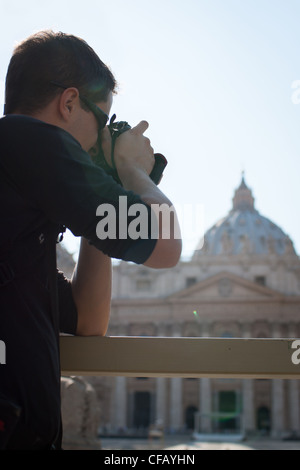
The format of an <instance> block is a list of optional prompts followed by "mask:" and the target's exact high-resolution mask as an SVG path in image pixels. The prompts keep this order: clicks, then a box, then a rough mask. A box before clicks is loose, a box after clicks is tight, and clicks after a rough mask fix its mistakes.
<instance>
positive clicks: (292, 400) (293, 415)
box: [288, 324, 300, 437]
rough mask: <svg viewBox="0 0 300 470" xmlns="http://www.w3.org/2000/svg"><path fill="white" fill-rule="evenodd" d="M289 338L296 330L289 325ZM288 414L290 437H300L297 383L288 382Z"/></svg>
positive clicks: (294, 336)
mask: <svg viewBox="0 0 300 470" xmlns="http://www.w3.org/2000/svg"><path fill="white" fill-rule="evenodd" d="M288 334H289V338H297V328H296V325H295V324H290V325H289V333H288ZM288 407H289V409H288V413H289V431H290V432H291V433H292V435H294V436H297V437H299V436H300V408H299V381H298V380H289V381H288Z"/></svg>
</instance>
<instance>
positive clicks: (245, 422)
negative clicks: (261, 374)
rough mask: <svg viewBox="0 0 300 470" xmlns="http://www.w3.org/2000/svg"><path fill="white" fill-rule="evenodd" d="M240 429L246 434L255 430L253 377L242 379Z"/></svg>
mask: <svg viewBox="0 0 300 470" xmlns="http://www.w3.org/2000/svg"><path fill="white" fill-rule="evenodd" d="M242 406H243V409H242V430H243V432H244V433H245V434H246V435H247V434H250V435H251V434H252V433H253V432H254V431H255V411H254V382H253V379H243V402H242Z"/></svg>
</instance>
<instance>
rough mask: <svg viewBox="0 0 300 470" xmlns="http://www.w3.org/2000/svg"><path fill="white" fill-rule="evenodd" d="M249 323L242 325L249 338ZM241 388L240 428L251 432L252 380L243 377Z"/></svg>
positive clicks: (252, 421) (252, 407) (253, 428)
mask: <svg viewBox="0 0 300 470" xmlns="http://www.w3.org/2000/svg"><path fill="white" fill-rule="evenodd" d="M251 337H252V332H251V324H250V323H246V324H244V325H243V338H251ZM242 384H243V389H242V393H243V395H242V400H243V402H242V429H243V432H244V433H245V434H246V435H247V434H252V433H253V432H254V431H255V427H256V426H255V408H254V380H253V379H243V382H242Z"/></svg>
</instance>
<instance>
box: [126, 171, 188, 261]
mask: <svg viewBox="0 0 300 470" xmlns="http://www.w3.org/2000/svg"><path fill="white" fill-rule="evenodd" d="M118 172H119V176H120V178H121V180H122V184H123V186H124V188H125V189H127V190H130V191H134V192H135V193H136V194H138V195H139V196H140V198H141V199H142V201H144V202H145V203H146V204H148V205H149V206H151V209H152V211H153V212H154V213H155V215H156V219H157V223H158V242H157V244H156V248H155V250H154V251H153V253H152V254H151V256H150V257H149V258H148V260H147V261H146V262H145V263H144V264H145V266H149V267H152V268H167V267H172V266H174V265H176V264H177V262H178V261H179V258H180V255H181V249H182V241H181V235H180V227H179V222H178V218H177V214H176V211H175V208H174V206H173V204H172V202H171V201H170V200H169V199H168V198H167V197H166V196H165V195H164V193H162V192H161V191H160V189H159V188H158V187H157V186H156V185H155V184H154V183H153V181H151V180H150V178H149V176H148V175H147V174H146V173H145V172H144V171H143V170H142V169H140V168H131V169H130V171H128V168H126V167H124V169H122V167H121V168H120V169H118ZM162 205H167V206H169V208H170V211H169V214H170V218H169V221H168V222H169V226H168V227H164V226H163V220H162V217H161V213H160V209H161V207H162ZM171 214H172V217H171ZM165 232H167V233H168V237H165V235H164V234H165Z"/></svg>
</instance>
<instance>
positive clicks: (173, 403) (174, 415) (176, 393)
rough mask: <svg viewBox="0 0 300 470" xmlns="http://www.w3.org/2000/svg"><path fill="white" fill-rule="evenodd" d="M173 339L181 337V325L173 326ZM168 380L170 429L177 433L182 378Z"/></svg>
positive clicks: (179, 424)
mask: <svg viewBox="0 0 300 470" xmlns="http://www.w3.org/2000/svg"><path fill="white" fill-rule="evenodd" d="M173 337H181V325H179V324H176V325H174V329H173ZM170 380H171V384H170V385H171V387H170V410H169V411H170V428H171V429H172V430H173V431H179V430H180V429H181V427H182V378H181V377H172V378H171V379H170Z"/></svg>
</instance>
